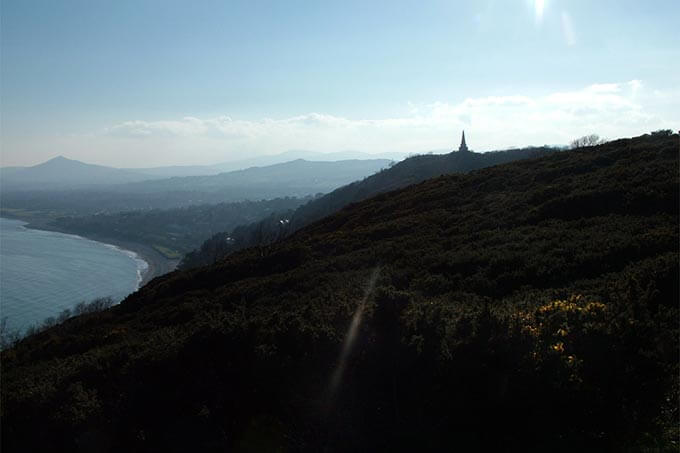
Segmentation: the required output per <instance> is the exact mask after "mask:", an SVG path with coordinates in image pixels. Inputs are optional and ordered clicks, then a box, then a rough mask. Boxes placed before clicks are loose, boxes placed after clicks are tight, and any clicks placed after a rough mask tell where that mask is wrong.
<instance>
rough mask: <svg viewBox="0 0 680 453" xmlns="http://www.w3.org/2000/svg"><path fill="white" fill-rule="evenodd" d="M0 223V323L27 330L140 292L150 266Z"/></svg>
mask: <svg viewBox="0 0 680 453" xmlns="http://www.w3.org/2000/svg"><path fill="white" fill-rule="evenodd" d="M23 225H25V222H20V221H18V220H9V219H3V218H0V317H2V318H5V317H6V318H7V326H8V328H10V329H20V330H24V329H25V328H26V327H28V326H30V325H32V324H35V323H40V322H42V321H43V320H45V319H46V318H48V317H50V316H57V315H58V314H59V313H60V312H61V311H62V310H64V309H65V308H72V307H73V306H74V305H76V304H77V303H78V302H82V301H86V302H89V301H90V300H92V299H95V298H97V297H107V296H111V297H113V298H114V299H115V300H116V301H119V300H121V299H123V298H124V297H125V296H127V295H128V294H130V293H131V292H133V291H135V290H136V289H137V288H138V286H139V282H140V281H141V273H142V271H143V269H144V268H145V267H146V263H145V262H144V261H143V260H141V259H139V258H138V257H137V255H136V254H134V253H132V252H129V251H125V250H121V249H119V248H117V247H115V246H113V245H108V244H102V243H101V242H95V241H91V240H88V239H84V238H81V237H79V236H74V235H70V234H62V233H55V232H51V231H40V230H30V229H27V228H24V227H23Z"/></svg>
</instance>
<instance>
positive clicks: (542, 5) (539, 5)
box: [534, 0, 545, 23]
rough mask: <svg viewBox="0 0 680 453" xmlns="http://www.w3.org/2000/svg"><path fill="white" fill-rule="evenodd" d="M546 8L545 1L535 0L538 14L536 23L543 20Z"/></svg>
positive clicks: (535, 10)
mask: <svg viewBox="0 0 680 453" xmlns="http://www.w3.org/2000/svg"><path fill="white" fill-rule="evenodd" d="M544 8H545V0H534V12H535V13H536V22H539V23H540V22H541V21H542V20H543V9H544Z"/></svg>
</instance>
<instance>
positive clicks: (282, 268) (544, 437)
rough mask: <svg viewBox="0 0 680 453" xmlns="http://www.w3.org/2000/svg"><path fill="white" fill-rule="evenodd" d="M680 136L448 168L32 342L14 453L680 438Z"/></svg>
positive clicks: (10, 407)
mask: <svg viewBox="0 0 680 453" xmlns="http://www.w3.org/2000/svg"><path fill="white" fill-rule="evenodd" d="M678 140H679V139H678V135H671V136H662V137H659V136H642V137H638V138H635V139H624V140H617V141H613V142H610V143H607V144H604V145H600V146H597V147H590V148H585V149H578V150H573V151H566V152H561V153H553V154H551V155H548V156H545V157H542V158H539V159H529V160H523V161H516V162H512V163H509V164H505V165H499V166H495V167H492V168H486V169H482V170H477V171H473V172H471V173H469V174H463V175H458V174H457V175H448V176H442V177H436V178H433V179H429V180H427V181H424V182H421V183H419V184H415V185H412V186H408V187H405V188H401V189H399V190H396V191H391V192H387V193H383V194H380V195H378V196H376V197H373V198H369V199H367V200H364V201H361V202H359V203H355V204H352V205H350V206H347V207H345V208H344V209H342V210H340V211H339V212H337V213H336V214H333V215H331V216H329V217H326V218H323V219H322V220H320V221H317V222H315V223H312V224H311V225H308V226H307V227H305V228H302V229H301V230H299V231H297V232H296V233H295V234H293V235H291V236H290V237H288V238H286V239H285V240H283V241H280V242H277V243H274V244H270V245H266V244H265V245H262V246H259V247H253V248H249V249H246V250H242V251H240V252H237V253H234V254H233V255H230V256H229V257H228V258H226V259H225V260H223V261H220V262H218V263H216V264H214V265H212V266H208V267H204V268H200V269H195V270H190V271H183V272H174V273H171V274H168V275H166V276H164V277H160V278H157V279H155V280H153V281H152V282H150V283H149V284H148V285H146V286H145V287H144V288H142V289H141V290H140V291H138V292H137V293H135V294H133V295H131V296H130V297H128V298H127V299H126V300H125V301H123V302H122V303H121V304H120V305H118V306H115V307H113V308H111V309H109V310H106V311H103V312H100V313H94V314H89V315H85V316H79V317H76V318H72V319H70V320H67V321H66V322H64V323H63V324H61V325H58V326H55V327H52V328H49V329H47V330H45V331H43V332H41V333H39V334H37V335H34V336H32V337H29V338H26V339H25V340H23V341H22V342H20V343H19V344H17V345H15V346H14V347H13V348H11V349H9V350H5V351H3V352H2V357H1V358H2V364H3V379H2V382H1V385H2V397H3V401H2V402H3V404H2V411H3V412H2V426H3V436H2V444H3V451H18V450H32V451H63V450H70V451H77V450H81V451H87V450H89V451H115V450H137V451H158V450H163V451H187V450H192V451H224V450H228V451H386V450H391V451H423V450H424V451H441V450H450V449H453V448H456V449H460V450H462V451H498V450H502V451H548V450H549V451H623V450H638V451H639V450H643V449H646V448H647V449H656V450H657V451H665V450H667V451H672V449H673V448H674V447H673V442H675V441H676V440H677V426H678V420H677V416H678V414H677V410H675V409H674V408H675V407H676V402H677V389H678V386H677V376H678V321H679V317H678V286H679V285H678V283H679V280H678V275H679V274H678V258H679V254H678V246H677V239H678V225H679V222H678V220H679V218H678V206H679V201H680V200H679V198H680V197H679V185H678V163H679V161H678V147H679V142H678ZM37 432H39V433H40V435H39V436H37V435H36V434H35V433H37Z"/></svg>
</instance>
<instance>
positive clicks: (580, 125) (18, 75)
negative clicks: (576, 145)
mask: <svg viewBox="0 0 680 453" xmlns="http://www.w3.org/2000/svg"><path fill="white" fill-rule="evenodd" d="M678 23H680V2H678V1H677V0H669V1H664V0H657V1H638V0H616V1H612V0H598V1H592V0H475V1H453V0H449V1H424V0H420V1H402V0H391V1H365V0H362V1H353V0H342V1H334V2H332V1H297V0H286V1H260V0H249V1H242V2H241V1H212V0H201V1H189V0H187V1H177V0H157V1H156V0H153V1H152V0H134V1H128V0H116V1H105V0H82V1H80V0H78V1H76V0H61V1H58V2H57V1H35V0H2V2H1V3H0V165H2V166H13V165H34V164H37V163H40V162H43V161H45V160H48V159H50V158H52V157H55V156H57V155H63V156H66V157H69V158H73V159H78V160H82V161H84V162H88V163H96V164H102V165H110V166H116V167H150V166H161V165H193V164H212V163H220V162H227V161H231V160H238V159H244V158H249V157H254V156H257V155H262V154H276V153H280V152H284V151H286V150H290V149H305V150H313V151H319V152H334V151H343V150H358V151H364V152H368V153H379V152H394V151H398V152H405V153H418V152H427V151H430V150H447V149H455V148H457V147H458V144H459V142H460V133H461V131H462V130H463V129H464V130H465V132H466V138H467V143H468V146H469V147H470V148H471V149H472V150H475V151H489V150H495V149H507V148H510V147H522V146H528V145H543V144H567V143H569V142H570V141H571V140H572V139H574V138H577V137H580V136H583V135H586V134H591V133H596V134H599V135H600V136H602V137H604V138H608V139H613V138H619V137H629V136H635V135H639V134H642V133H645V132H650V131H653V130H657V129H662V128H671V129H673V130H678V128H680V31H678V30H680V27H678V25H677V24H678Z"/></svg>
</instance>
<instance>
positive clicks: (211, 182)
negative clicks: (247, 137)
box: [115, 159, 390, 201]
mask: <svg viewBox="0 0 680 453" xmlns="http://www.w3.org/2000/svg"><path fill="white" fill-rule="evenodd" d="M389 163H390V161H389V160H387V159H371V160H343V161H331V162H313V161H307V160H303V159H297V160H294V161H290V162H285V163H281V164H274V165H269V166H266V167H251V168H248V169H245V170H237V171H232V172H226V173H220V174H218V175H208V176H186V177H174V178H168V179H160V180H153V181H144V182H139V183H134V184H127V185H125V186H118V187H116V188H115V190H118V191H122V192H134V193H159V192H178V191H181V192H221V193H224V194H225V197H227V198H228V199H230V200H232V199H233V200H235V199H260V198H273V197H276V196H304V195H309V194H314V193H318V192H329V191H331V190H333V189H336V188H337V187H339V186H342V185H344V184H347V183H349V182H351V181H355V180H357V179H361V178H364V177H366V176H369V175H371V174H373V173H375V172H377V171H379V170H381V169H383V168H385V167H387V165H388V164H389ZM227 198H225V201H226V199H227Z"/></svg>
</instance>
